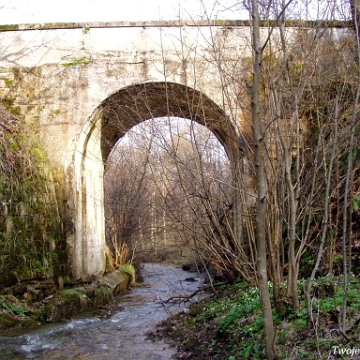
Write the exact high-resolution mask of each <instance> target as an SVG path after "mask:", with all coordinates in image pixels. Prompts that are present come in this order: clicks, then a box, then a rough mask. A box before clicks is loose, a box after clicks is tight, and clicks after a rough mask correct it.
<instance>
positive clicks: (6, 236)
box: [0, 101, 67, 289]
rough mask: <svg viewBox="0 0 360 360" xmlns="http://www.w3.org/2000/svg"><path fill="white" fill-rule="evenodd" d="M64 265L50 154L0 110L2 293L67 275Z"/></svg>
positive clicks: (62, 243)
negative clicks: (27, 282)
mask: <svg viewBox="0 0 360 360" xmlns="http://www.w3.org/2000/svg"><path fill="white" fill-rule="evenodd" d="M9 102H10V103H11V101H9ZM66 263H67V249H66V242H65V241H64V240H63V235H62V221H61V218H60V213H59V207H58V204H57V198H56V195H55V189H54V181H53V177H52V173H51V171H50V168H49V167H48V165H47V159H46V154H45V152H44V151H43V150H42V149H41V147H40V145H39V144H38V142H37V141H36V139H35V137H34V136H31V135H30V134H29V133H25V132H24V131H23V129H22V128H21V125H20V122H19V120H17V119H16V118H14V117H13V116H11V115H10V114H9V113H8V112H7V111H6V110H5V109H4V108H3V107H0V273H1V274H2V276H1V278H0V289H1V288H2V287H5V286H10V285H13V284H15V283H16V282H18V281H20V280H24V279H29V278H40V279H45V278H49V277H56V276H60V275H64V274H66V269H65V264H66Z"/></svg>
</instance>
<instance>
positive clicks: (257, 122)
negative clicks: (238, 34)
mask: <svg viewBox="0 0 360 360" xmlns="http://www.w3.org/2000/svg"><path fill="white" fill-rule="evenodd" d="M251 15H252V19H253V20H252V24H253V29H252V31H253V32H252V46H253V52H254V64H253V65H254V70H253V81H252V90H251V114H252V125H253V131H254V142H255V144H254V145H255V167H256V188H257V196H258V197H257V216H256V247H257V274H258V282H259V292H260V302H261V310H262V316H263V321H264V337H265V353H266V358H267V359H276V358H277V354H276V347H275V332H274V323H273V318H272V309H271V302H270V293H269V286H268V274H267V260H266V224H267V221H266V194H267V186H266V175H265V169H264V155H265V146H264V136H263V130H262V124H261V119H260V78H261V66H262V52H263V50H262V47H261V45H260V22H259V10H258V2H257V0H252V14H251Z"/></svg>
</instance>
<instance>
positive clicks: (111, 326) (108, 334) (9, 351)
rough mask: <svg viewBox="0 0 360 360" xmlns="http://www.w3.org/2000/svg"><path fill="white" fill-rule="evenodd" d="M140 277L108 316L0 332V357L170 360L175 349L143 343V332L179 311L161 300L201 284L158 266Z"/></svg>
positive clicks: (171, 268) (150, 266) (179, 307)
mask: <svg viewBox="0 0 360 360" xmlns="http://www.w3.org/2000/svg"><path fill="white" fill-rule="evenodd" d="M194 275H195V276H194ZM142 277H143V285H144V286H143V287H135V288H133V289H132V290H131V291H129V292H128V293H127V294H126V295H121V296H119V297H117V298H116V305H115V307H114V306H112V307H111V309H112V313H111V314H110V313H109V317H108V318H106V317H105V318H104V317H103V318H101V317H99V316H97V315H94V314H92V315H91V314H90V315H86V316H79V317H77V318H74V319H72V320H69V321H66V322H61V323H56V324H46V325H43V326H40V327H39V328H36V329H31V330H26V329H25V330H24V329H21V330H17V331H13V332H7V333H5V334H2V335H1V336H0V359H2V360H5V359H6V360H7V359H9V360H18V359H44V360H45V359H46V360H51V359H59V360H60V359H61V360H65V359H79V360H80V359H83V360H85V359H86V360H88V359H112V360H115V359H116V360H142V359H144V360H145V359H146V360H163V359H164V360H165V359H166V360H167V359H172V358H174V355H175V353H176V349H174V348H172V347H170V345H168V344H166V343H164V342H156V341H155V342H152V341H151V340H148V339H147V333H148V332H149V331H152V330H155V328H156V324H157V323H159V322H161V321H163V320H165V319H166V318H167V317H169V316H170V314H172V313H174V312H176V311H180V310H182V309H183V308H184V304H183V303H181V304H179V303H178V304H175V303H173V302H169V303H168V304H164V303H163V302H162V301H163V300H167V299H169V298H170V297H174V296H187V295H190V294H191V293H193V292H194V291H195V290H197V288H198V287H199V286H200V285H201V284H200V278H199V277H198V276H197V274H193V273H192V274H189V273H188V272H185V271H183V270H182V269H181V268H176V267H174V266H171V265H164V264H144V266H143V271H142ZM189 278H190V279H189ZM186 279H187V280H186ZM192 279H193V280H195V281H191V280H192ZM114 308H115V310H114ZM105 315H106V314H105Z"/></svg>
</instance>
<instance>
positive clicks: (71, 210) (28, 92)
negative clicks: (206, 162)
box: [0, 21, 294, 279]
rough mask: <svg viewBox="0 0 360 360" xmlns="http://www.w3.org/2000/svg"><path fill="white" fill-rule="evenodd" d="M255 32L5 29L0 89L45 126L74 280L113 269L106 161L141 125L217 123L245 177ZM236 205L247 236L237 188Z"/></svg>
mask: <svg viewBox="0 0 360 360" xmlns="http://www.w3.org/2000/svg"><path fill="white" fill-rule="evenodd" d="M293 30H294V29H292V28H289V29H288V30H287V31H288V33H289V34H290V37H289V39H290V40H291V39H292V38H294V36H293V35H291V34H292V33H293ZM250 31H251V29H250V27H249V26H246V25H243V24H242V23H241V22H236V21H228V22H223V21H215V22H196V23H193V22H189V23H182V22H149V23H144V22H141V23H92V24H46V25H39V24H33V25H32V24H28V25H16V26H3V27H0V96H1V98H2V101H3V103H4V104H5V105H6V106H7V107H8V108H10V110H11V112H12V113H13V114H14V113H15V114H16V115H17V116H18V117H20V118H22V119H24V120H25V122H26V123H27V124H28V125H29V126H31V128H32V129H35V130H36V132H38V133H39V135H40V138H41V140H42V142H43V146H44V147H45V149H46V150H47V152H48V155H49V158H50V160H51V166H52V169H53V170H54V173H55V174H56V176H57V178H59V179H61V188H62V200H63V201H62V203H63V207H62V212H63V214H62V215H63V218H64V228H65V232H66V236H67V242H68V244H69V245H70V247H71V249H72V250H71V253H72V264H70V266H72V269H71V271H72V274H73V277H74V279H87V278H89V276H91V275H99V274H100V273H101V272H102V271H103V269H104V263H105V222H104V198H103V173H104V163H105V162H106V159H107V157H108V155H109V153H110V151H111V149H112V148H113V146H114V145H115V144H116V142H117V141H118V140H119V139H120V138H121V137H122V136H123V135H124V134H125V133H126V132H127V131H128V130H129V129H130V128H131V127H133V126H135V125H136V124H139V123H140V122H142V121H144V120H147V119H154V118H157V117H163V116H174V117H182V118H186V119H190V120H194V121H196V122H198V123H200V124H202V125H204V126H206V127H208V128H209V129H210V130H211V131H212V132H213V133H214V134H215V135H216V136H217V138H218V139H219V141H220V142H221V143H222V144H223V145H224V147H225V149H226V151H227V153H228V155H229V158H230V162H231V164H232V169H233V173H234V182H235V185H236V183H237V182H239V181H240V178H241V177H242V175H241V174H242V172H243V166H244V162H246V159H245V158H244V156H243V155H242V154H243V153H244V150H245V143H246V141H245V140H246V137H247V135H248V134H249V131H248V129H249V126H248V125H247V122H246V119H247V114H246V112H245V111H243V110H242V109H243V108H245V107H244V106H245V105H246V102H247V99H246V96H244V94H243V92H242V90H241V89H242V83H243V82H246V81H249V79H250V78H251V77H250V76H251V75H250V71H251V60H250V59H251V47H250ZM263 32H264V36H265V35H266V33H267V29H263ZM274 34H275V33H274ZM274 36H275V37H274V38H275V41H276V35H274ZM234 203H235V207H234V208H235V212H236V213H237V214H238V216H237V217H236V221H235V232H236V234H237V237H238V239H239V241H240V239H241V218H240V209H241V204H240V196H239V195H238V194H234Z"/></svg>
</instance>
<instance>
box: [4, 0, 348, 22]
mask: <svg viewBox="0 0 360 360" xmlns="http://www.w3.org/2000/svg"><path fill="white" fill-rule="evenodd" d="M244 2H246V1H244V0H0V24H3V25H4V24H33V23H40V24H42V23H54V22H96V21H99V22H108V21H146V20H178V19H179V18H181V19H194V20H198V19H248V17H249V15H248V13H247V12H246V11H245V10H244V9H241V8H243V3H244ZM348 3H349V2H348V0H291V6H290V7H289V8H288V10H290V11H291V14H293V18H297V19H299V18H302V19H316V18H324V17H325V18H327V17H329V16H330V17H331V16H333V14H334V13H335V14H336V15H335V17H336V18H338V19H344V14H345V13H346V12H347V8H348ZM334 5H335V8H333V7H332V6H334ZM345 15H346V16H348V15H347V14H345Z"/></svg>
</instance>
